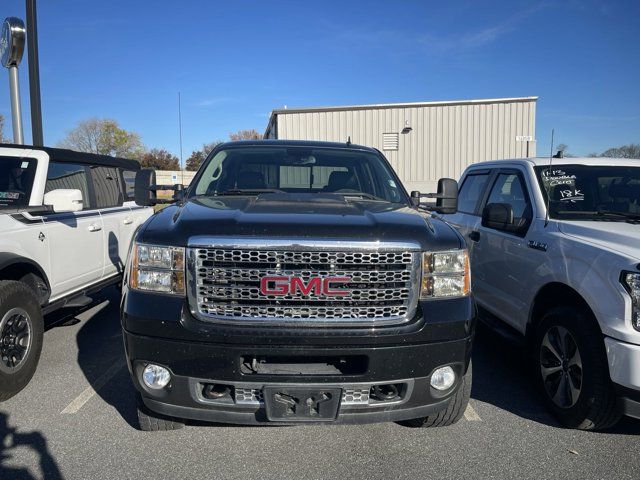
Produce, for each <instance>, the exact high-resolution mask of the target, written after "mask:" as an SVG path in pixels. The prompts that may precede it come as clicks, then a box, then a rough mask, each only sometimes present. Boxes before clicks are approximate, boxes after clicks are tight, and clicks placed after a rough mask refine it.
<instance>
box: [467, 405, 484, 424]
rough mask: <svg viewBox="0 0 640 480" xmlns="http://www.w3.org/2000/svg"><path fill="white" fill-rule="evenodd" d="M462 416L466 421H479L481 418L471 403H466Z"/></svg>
mask: <svg viewBox="0 0 640 480" xmlns="http://www.w3.org/2000/svg"><path fill="white" fill-rule="evenodd" d="M464 418H466V419H467V421H469V422H481V421H482V419H481V418H480V415H478V414H477V413H476V411H475V410H474V409H473V407H472V406H471V404H468V405H467V409H466V410H465V411H464Z"/></svg>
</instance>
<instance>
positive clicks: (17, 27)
mask: <svg viewBox="0 0 640 480" xmlns="http://www.w3.org/2000/svg"><path fill="white" fill-rule="evenodd" d="M24 41H25V28H24V22H23V21H22V20H20V19H19V18H16V17H8V18H6V19H5V21H4V23H3V24H2V36H1V37H0V57H1V59H2V66H3V67H6V68H8V69H9V93H10V96H11V125H12V127H13V141H14V143H18V144H23V143H24V136H23V134H22V110H21V106H20V86H19V79H18V65H20V61H21V60H22V54H23V53H24Z"/></svg>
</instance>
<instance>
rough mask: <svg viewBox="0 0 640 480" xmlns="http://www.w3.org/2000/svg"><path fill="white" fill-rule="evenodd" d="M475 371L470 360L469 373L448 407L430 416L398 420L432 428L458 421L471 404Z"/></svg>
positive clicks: (414, 425)
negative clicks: (470, 398) (473, 371)
mask: <svg viewBox="0 0 640 480" xmlns="http://www.w3.org/2000/svg"><path fill="white" fill-rule="evenodd" d="M472 378H473V373H472V371H471V362H469V368H468V369H467V373H465V375H464V377H462V380H461V381H460V386H459V387H458V390H457V391H456V393H455V395H454V396H453V397H451V401H450V402H449V405H447V408H445V409H444V410H441V411H439V412H438V413H434V414H433V415H429V416H428V417H421V418H413V419H411V420H403V421H401V422H398V423H399V424H400V425H403V426H405V427H411V428H431V427H448V426H449V425H453V424H454V423H457V422H458V421H459V420H460V419H461V418H462V416H463V415H464V411H465V410H466V409H467V405H468V404H469V397H470V396H471V383H472Z"/></svg>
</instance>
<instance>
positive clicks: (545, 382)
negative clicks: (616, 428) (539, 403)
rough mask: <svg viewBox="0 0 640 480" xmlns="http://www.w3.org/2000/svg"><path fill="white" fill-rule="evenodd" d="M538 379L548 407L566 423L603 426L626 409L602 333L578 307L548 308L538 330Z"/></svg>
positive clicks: (592, 427)
mask: <svg viewBox="0 0 640 480" xmlns="http://www.w3.org/2000/svg"><path fill="white" fill-rule="evenodd" d="M534 353H535V357H534V358H535V360H536V361H537V368H536V373H535V378H536V381H537V383H538V387H539V389H540V391H541V393H542V396H543V398H544V401H545V403H546V405H547V408H548V409H549V410H550V411H551V413H553V415H554V416H555V417H556V418H557V419H558V420H559V421H560V423H562V424H563V425H564V426H566V427H569V428H577V429H580V430H602V429H606V428H610V427H612V426H613V425H615V424H616V423H617V422H618V420H619V419H620V417H621V415H622V413H621V412H620V410H619V408H618V407H617V398H616V392H615V390H614V388H613V385H612V383H611V378H610V376H609V364H608V361H607V354H606V351H605V348H604V340H603V336H602V332H601V331H600V329H599V328H598V327H597V326H596V323H595V320H594V319H593V317H592V316H591V315H590V313H588V312H585V311H584V309H581V308H579V307H575V306H559V307H554V308H552V309H550V310H549V311H547V312H546V313H545V314H544V316H543V317H542V320H541V322H540V325H539V327H538V328H537V330H536V343H535V350H534Z"/></svg>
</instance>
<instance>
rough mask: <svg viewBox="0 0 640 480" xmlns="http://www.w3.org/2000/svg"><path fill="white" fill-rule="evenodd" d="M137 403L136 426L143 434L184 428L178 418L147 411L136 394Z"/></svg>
mask: <svg viewBox="0 0 640 480" xmlns="http://www.w3.org/2000/svg"><path fill="white" fill-rule="evenodd" d="M137 401H138V426H139V427H140V430H142V431H143V432H160V431H167V430H179V429H180V428H182V427H184V422H183V421H182V420H180V419H178V418H174V417H167V416H165V415H160V414H159V413H156V412H153V411H151V410H149V408H148V407H147V406H146V405H145V404H144V402H143V401H142V397H141V396H140V394H139V393H138V394H137Z"/></svg>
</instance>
